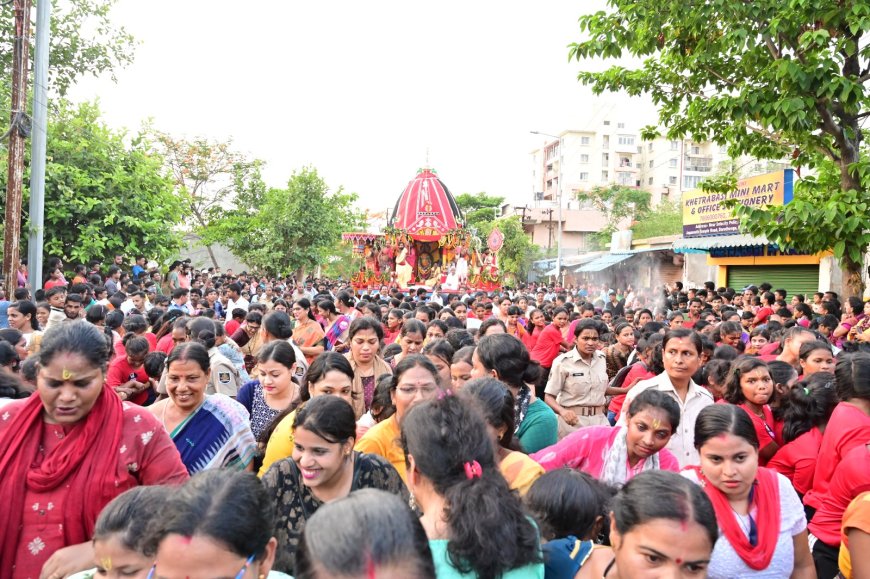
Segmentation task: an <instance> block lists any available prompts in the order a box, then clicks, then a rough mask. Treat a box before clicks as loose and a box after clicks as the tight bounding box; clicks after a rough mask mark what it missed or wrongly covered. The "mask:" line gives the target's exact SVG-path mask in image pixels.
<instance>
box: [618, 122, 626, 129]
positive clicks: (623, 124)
mask: <svg viewBox="0 0 870 579" xmlns="http://www.w3.org/2000/svg"><path fill="white" fill-rule="evenodd" d="M616 128H617V129H624V128H625V123H616Z"/></svg>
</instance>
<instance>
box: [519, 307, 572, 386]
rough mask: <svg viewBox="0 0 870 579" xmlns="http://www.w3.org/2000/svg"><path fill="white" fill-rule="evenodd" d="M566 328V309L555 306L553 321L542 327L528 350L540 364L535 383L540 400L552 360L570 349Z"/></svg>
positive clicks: (532, 357)
mask: <svg viewBox="0 0 870 579" xmlns="http://www.w3.org/2000/svg"><path fill="white" fill-rule="evenodd" d="M567 330H568V310H566V309H565V308H561V307H560V308H556V309H554V310H553V323H552V324H550V325H549V326H547V327H546V328H544V331H542V332H541V334H540V336H538V341H537V342H535V347H534V348H533V349H532V350H531V351H530V352H529V356H530V357H531V359H532V360H535V361H536V362H538V363H539V364H540V365H541V376H540V378H539V379H538V383H537V384H536V385H535V395H536V396H537V395H538V391H540V396H538V397H539V398H540V399H541V400H543V399H544V388H546V386H547V379H548V378H549V377H550V368H551V367H552V366H553V360H555V359H556V357H557V356H558V355H559V354H561V353H562V352H567V351H568V350H570V349H571V344H569V342H568V338H567V337H566V336H565V332H567Z"/></svg>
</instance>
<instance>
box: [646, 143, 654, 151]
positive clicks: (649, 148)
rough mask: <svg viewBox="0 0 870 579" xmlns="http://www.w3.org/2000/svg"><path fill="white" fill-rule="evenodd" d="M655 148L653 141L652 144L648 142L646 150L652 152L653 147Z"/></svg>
mask: <svg viewBox="0 0 870 579" xmlns="http://www.w3.org/2000/svg"><path fill="white" fill-rule="evenodd" d="M654 148H655V147H654V146H653V143H650V144H648V145H647V146H646V150H647V151H649V152H650V153H652V152H653V149H654Z"/></svg>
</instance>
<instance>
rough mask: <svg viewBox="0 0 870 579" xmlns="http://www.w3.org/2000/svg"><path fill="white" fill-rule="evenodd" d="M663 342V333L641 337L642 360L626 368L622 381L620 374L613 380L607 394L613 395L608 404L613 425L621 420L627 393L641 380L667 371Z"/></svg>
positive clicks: (609, 417)
mask: <svg viewBox="0 0 870 579" xmlns="http://www.w3.org/2000/svg"><path fill="white" fill-rule="evenodd" d="M661 343H662V335H661V334H653V335H651V336H650V337H648V338H641V340H640V342H639V343H638V345H637V347H638V352H639V353H638V358H639V359H640V360H639V361H638V362H635V363H634V364H632V365H631V367H630V368H629V369H628V370H626V373H625V376H624V377H623V379H622V382H621V383H620V382H619V375H617V378H615V379H614V380H613V381H612V382H611V384H612V386H608V388H607V392H605V394H607V395H608V396H613V398H611V399H610V406H608V412H607V420H609V421H610V425H611V426H613V425H614V424H616V421H617V420H619V415H620V413H621V412H622V405H623V404H625V393H626V392H628V391H629V390H631V388H632V387H633V386H634V385H635V384H637V383H638V382H640V381H641V380H647V379H648V378H655V377H656V376H658V375H659V374H661V373H662V372H664V371H665V367H664V364H663V362H662V350H661Z"/></svg>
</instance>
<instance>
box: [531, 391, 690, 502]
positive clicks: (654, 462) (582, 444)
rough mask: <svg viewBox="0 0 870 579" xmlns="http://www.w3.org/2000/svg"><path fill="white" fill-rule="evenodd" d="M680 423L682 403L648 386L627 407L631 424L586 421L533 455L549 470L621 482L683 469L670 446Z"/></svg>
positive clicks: (614, 482) (611, 483)
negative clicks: (652, 472)
mask: <svg viewBox="0 0 870 579" xmlns="http://www.w3.org/2000/svg"><path fill="white" fill-rule="evenodd" d="M679 425H680V408H679V406H677V403H676V401H674V399H673V398H671V397H670V396H668V395H667V394H665V393H664V392H659V391H658V390H646V391H644V392H643V393H641V394H640V395H638V396H637V398H635V399H634V400H633V401H632V403H631V406H630V407H629V409H628V421H627V425H626V426H617V427H615V428H611V427H609V426H587V427H585V428H580V429H578V430H575V431H574V432H572V433H571V434H569V435H568V436H566V437H565V438H563V439H562V440H560V441H559V442H557V443H556V444H554V445H553V446H550V447H548V448H545V449H543V450H540V451H538V452H536V453H535V454H533V455H531V457H532V458H533V459H534V460H535V461H536V462H537V463H538V464H540V465H541V466H542V467H544V470H546V471H551V470H556V469H558V468H563V467H566V466H567V467H569V468H573V469H576V470H579V471H582V472H585V473H587V474H589V475H590V476H594V477H595V478H597V479H599V480H601V481H602V482H604V483H607V484H609V485H612V486H618V487H621V486H622V485H624V484H625V483H626V482H628V481H629V480H631V479H632V478H634V477H635V476H636V475H638V474H640V473H641V472H643V471H645V470H669V471H672V472H678V471H679V470H680V465H679V462H678V461H677V458H676V457H675V456H674V455H673V454H672V453H671V452H670V451H669V450H667V449H666V448H665V446H666V445H667V443H668V441H669V440H670V439H671V436H672V435H673V433H674V432H675V431H676V429H677V428H678V427H679Z"/></svg>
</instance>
